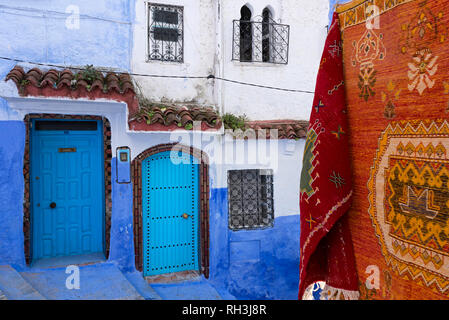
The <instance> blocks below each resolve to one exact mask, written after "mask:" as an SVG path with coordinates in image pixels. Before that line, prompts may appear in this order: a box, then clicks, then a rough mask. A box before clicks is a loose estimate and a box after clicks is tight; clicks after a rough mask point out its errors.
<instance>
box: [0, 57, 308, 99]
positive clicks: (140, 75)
mask: <svg viewBox="0 0 449 320" xmlns="http://www.w3.org/2000/svg"><path fill="white" fill-rule="evenodd" d="M0 59H2V60H6V61H12V62H16V63H26V64H32V65H38V66H43V67H53V68H61V69H73V70H78V71H84V70H87V69H86V68H80V67H67V66H63V65H58V64H51V63H40V62H32V61H26V60H21V59H13V58H8V57H1V56H0ZM100 71H101V70H100ZM115 73H117V74H127V75H130V76H136V77H149V78H170V79H206V80H210V79H213V80H220V81H224V82H229V83H233V84H239V85H244V86H251V87H257V88H262V89H270V90H277V91H285V92H297V93H307V94H314V93H315V92H313V91H308V90H298V89H286V88H279V87H272V86H266V85H260V84H256V83H249V82H243V81H237V80H231V79H226V78H221V77H216V76H214V75H212V74H210V75H208V76H179V75H160V74H144V73H131V72H115Z"/></svg>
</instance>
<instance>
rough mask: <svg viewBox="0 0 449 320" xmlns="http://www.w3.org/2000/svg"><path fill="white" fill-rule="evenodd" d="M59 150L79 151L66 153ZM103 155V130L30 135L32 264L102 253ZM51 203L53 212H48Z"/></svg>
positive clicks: (44, 132)
mask: <svg viewBox="0 0 449 320" xmlns="http://www.w3.org/2000/svg"><path fill="white" fill-rule="evenodd" d="M33 127H34V126H33ZM98 128H102V126H101V125H100V124H99V125H98ZM61 148H62V149H64V148H75V149H76V151H75V152H63V151H64V150H61ZM102 150H103V143H102V134H101V131H100V129H98V130H97V131H35V130H32V136H31V175H30V180H31V203H32V259H33V261H34V260H38V259H42V258H52V257H59V256H69V255H80V254H87V253H94V252H102V251H103V230H104V221H103V217H104V197H103V194H104V182H103V181H104V174H103V172H104V170H103V152H102ZM53 202H54V203H55V204H56V207H55V208H51V207H50V204H51V203H53Z"/></svg>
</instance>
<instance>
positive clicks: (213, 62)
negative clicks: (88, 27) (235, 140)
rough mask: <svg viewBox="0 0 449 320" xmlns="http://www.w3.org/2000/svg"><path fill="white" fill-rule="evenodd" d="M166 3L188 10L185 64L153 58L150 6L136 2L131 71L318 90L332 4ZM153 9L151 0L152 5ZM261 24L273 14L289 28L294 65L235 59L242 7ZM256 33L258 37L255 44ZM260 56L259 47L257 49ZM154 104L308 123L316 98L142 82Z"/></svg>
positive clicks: (286, 0)
mask: <svg viewBox="0 0 449 320" xmlns="http://www.w3.org/2000/svg"><path fill="white" fill-rule="evenodd" d="M155 2H157V3H158V4H163V5H174V6H181V7H183V25H184V30H183V36H184V39H183V50H184V59H183V62H182V63H177V62H161V61H153V60H149V59H148V54H149V48H148V47H149V46H148V41H147V37H148V29H149V28H148V23H149V22H148V3H149V2H147V1H144V0H138V1H136V8H135V12H136V20H135V24H134V32H133V34H134V38H133V49H132V61H131V69H132V70H131V71H132V72H134V73H139V74H140V73H141V74H159V75H179V76H208V75H211V74H212V75H215V76H216V77H220V78H225V79H230V80H235V81H240V82H246V83H254V84H259V85H263V86H271V87H280V88H286V89H294V90H304V91H314V88H315V79H316V73H317V70H318V66H319V60H320V57H321V53H322V46H323V44H324V39H325V37H326V33H327V29H326V26H327V23H328V20H327V15H328V11H329V2H328V1H327V0H314V1H310V0H271V1H260V0H254V1H243V0H226V1H223V0H191V1H182V0H166V1H155ZM150 3H151V2H150ZM245 5H246V6H247V7H248V8H249V9H250V10H251V20H252V21H261V16H262V12H263V10H264V9H265V8H269V10H270V12H271V16H272V19H273V20H274V22H276V23H279V24H285V25H288V26H289V28H290V35H289V39H288V51H289V52H288V63H287V64H274V63H269V62H240V61H233V60H232V57H233V20H239V19H240V17H241V12H240V11H241V8H242V7H243V6H245ZM255 37H256V35H254V38H255ZM254 51H255V49H254ZM136 79H137V82H138V84H139V86H140V87H141V88H142V90H143V91H144V92H145V95H146V96H147V97H148V98H149V99H150V100H153V101H163V102H180V103H185V102H193V103H196V104H200V105H209V106H215V107H217V109H218V110H219V111H220V113H227V112H230V113H232V114H235V115H243V114H246V115H247V116H248V118H249V119H250V120H275V119H296V120H307V119H308V117H309V114H310V110H311V105H312V99H313V94H310V93H301V92H288V91H279V90H270V89H266V88H258V87H251V86H245V85H239V84H234V83H229V82H223V81H220V80H215V81H214V80H211V79H209V80H207V79H161V78H148V77H136Z"/></svg>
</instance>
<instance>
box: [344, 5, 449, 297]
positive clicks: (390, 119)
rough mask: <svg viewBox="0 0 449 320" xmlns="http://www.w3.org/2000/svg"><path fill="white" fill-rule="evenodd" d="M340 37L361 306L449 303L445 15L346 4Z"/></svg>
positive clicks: (430, 8) (448, 38)
mask: <svg viewBox="0 0 449 320" xmlns="http://www.w3.org/2000/svg"><path fill="white" fill-rule="evenodd" d="M337 12H338V13H339V19H340V24H341V27H340V29H341V31H342V37H343V57H344V66H345V67H344V78H345V84H346V96H347V104H348V107H347V108H348V121H349V147H350V154H351V160H352V165H353V190H354V194H353V204H352V207H351V209H350V212H349V225H350V229H351V234H352V239H353V245H354V252H355V257H356V266H357V273H358V275H359V290H360V293H361V297H360V298H361V299H447V298H448V297H449V157H448V156H449V154H448V151H449V117H448V112H449V104H448V102H449V74H448V72H447V70H449V34H448V26H449V8H448V3H447V1H443V0H432V1H423V0H372V1H359V0H357V1H352V2H350V3H348V4H344V5H340V6H339V7H338V8H337Z"/></svg>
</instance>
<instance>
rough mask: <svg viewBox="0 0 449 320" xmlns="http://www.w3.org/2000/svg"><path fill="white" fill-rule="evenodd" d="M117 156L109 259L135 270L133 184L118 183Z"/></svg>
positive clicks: (113, 181) (124, 268)
mask: <svg viewBox="0 0 449 320" xmlns="http://www.w3.org/2000/svg"><path fill="white" fill-rule="evenodd" d="M116 165H117V158H113V159H112V217H111V238H110V252H109V261H114V262H116V263H117V264H118V267H119V268H120V269H121V270H122V271H124V272H132V271H135V268H134V237H133V211H132V208H133V190H132V189H133V188H132V184H131V183H129V184H118V183H117V182H116V180H117V166H116Z"/></svg>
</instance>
